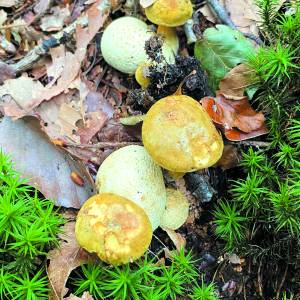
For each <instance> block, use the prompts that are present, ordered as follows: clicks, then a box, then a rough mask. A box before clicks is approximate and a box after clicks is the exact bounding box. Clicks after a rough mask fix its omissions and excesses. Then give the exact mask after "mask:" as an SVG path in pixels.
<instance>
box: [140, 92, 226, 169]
mask: <svg viewBox="0 0 300 300" xmlns="http://www.w3.org/2000/svg"><path fill="white" fill-rule="evenodd" d="M142 139H143V143H144V146H145V148H146V150H147V151H148V152H149V154H150V155H151V157H152V158H153V159H154V161H156V162H157V164H159V165H160V166H162V167H163V168H165V169H167V170H170V171H172V172H193V171H196V170H199V169H204V168H208V167H210V166H212V165H213V164H215V163H216V162H217V161H218V160H219V159H220V157H221V155H222V151H223V147H224V146H223V140H222V137H221V135H220V134H219V133H218V131H217V129H216V128H215V126H214V124H213V122H212V120H211V119H210V117H209V115H208V114H207V113H206V111H205V110H204V109H203V107H202V106H201V105H200V104H199V103H198V102H197V101H196V100H194V99H193V98H191V97H188V96H184V95H172V96H168V97H165V98H163V99H161V100H159V101H157V102H156V103H155V104H154V105H152V107H151V108H150V109H149V111H148V112H147V114H146V117H145V119H144V122H143V126H142Z"/></svg>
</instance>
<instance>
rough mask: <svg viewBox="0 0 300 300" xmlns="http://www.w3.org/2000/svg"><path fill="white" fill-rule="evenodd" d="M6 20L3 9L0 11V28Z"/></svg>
mask: <svg viewBox="0 0 300 300" xmlns="http://www.w3.org/2000/svg"><path fill="white" fill-rule="evenodd" d="M6 20H7V13H6V12H5V11H4V10H3V9H1V10H0V26H2V25H3V23H4V22H5V21H6Z"/></svg>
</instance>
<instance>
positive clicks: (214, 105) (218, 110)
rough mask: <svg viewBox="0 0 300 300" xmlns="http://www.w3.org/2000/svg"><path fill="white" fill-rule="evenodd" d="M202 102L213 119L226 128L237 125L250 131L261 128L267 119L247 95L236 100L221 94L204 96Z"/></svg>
mask: <svg viewBox="0 0 300 300" xmlns="http://www.w3.org/2000/svg"><path fill="white" fill-rule="evenodd" d="M201 103H202V105H203V107H204V109H205V110H206V111H207V113H208V114H209V115H210V117H211V118H212V120H213V121H214V122H215V123H217V124H221V125H223V126H224V128H225V129H232V128H233V127H237V128H238V129H240V130H241V131H243V132H246V133H249V132H251V131H254V130H257V129H259V128H261V126H262V125H263V124H264V121H265V117H264V115H263V114H262V113H261V112H259V113H258V112H256V111H254V110H253V109H252V108H251V106H250V104H249V102H248V99H247V98H246V97H244V98H243V99H242V100H239V101H235V100H229V99H226V98H225V97H224V96H223V95H221V94H219V95H217V97H215V98H213V97H204V98H203V99H202V100H201Z"/></svg>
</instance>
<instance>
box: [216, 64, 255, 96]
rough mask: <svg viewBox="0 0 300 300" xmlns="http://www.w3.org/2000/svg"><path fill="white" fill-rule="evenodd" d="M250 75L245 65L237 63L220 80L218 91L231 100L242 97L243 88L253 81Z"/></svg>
mask: <svg viewBox="0 0 300 300" xmlns="http://www.w3.org/2000/svg"><path fill="white" fill-rule="evenodd" d="M252 75H253V74H252V72H251V70H250V69H249V67H248V66H247V65H245V64H240V65H237V66H236V67H234V68H233V69H231V70H230V71H229V72H228V73H227V74H226V76H225V77H224V78H223V79H222V80H221V81H220V85H219V91H218V93H221V94H222V95H224V96H225V97H226V98H228V99H232V100H241V99H243V98H244V92H245V89H246V88H247V87H249V86H250V85H251V84H253V83H254V78H253V76H252Z"/></svg>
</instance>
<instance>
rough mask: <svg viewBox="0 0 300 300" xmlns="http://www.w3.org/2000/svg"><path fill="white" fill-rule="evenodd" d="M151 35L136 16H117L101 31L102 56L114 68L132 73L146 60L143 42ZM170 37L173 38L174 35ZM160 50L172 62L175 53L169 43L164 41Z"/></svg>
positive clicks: (144, 24)
mask: <svg viewBox="0 0 300 300" xmlns="http://www.w3.org/2000/svg"><path fill="white" fill-rule="evenodd" d="M153 35H155V32H153V31H151V30H150V28H149V27H148V25H147V24H146V23H145V22H143V21H141V20H139V19H137V18H134V17H127V16H126V17H121V18H118V19H116V20H114V21H112V22H111V23H110V24H109V25H108V26H107V27H106V29H105V30H104V32H103V36H102V39H101V52H102V55H103V58H104V59H105V61H106V62H107V63H108V64H109V65H111V66H112V67H114V68H115V69H117V70H119V71H121V72H123V73H127V74H134V73H135V71H136V69H137V67H138V66H139V65H140V64H142V63H145V62H147V61H148V57H147V53H146V51H145V42H146V41H147V40H149V39H150V38H151V37H152V36H153ZM172 39H173V40H174V36H172ZM173 43H174V41H173ZM171 44H172V42H171ZM162 52H163V55H164V57H165V59H166V61H167V62H168V63H174V61H175V54H176V53H174V47H173V46H172V45H170V43H166V42H164V44H163V46H162Z"/></svg>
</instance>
